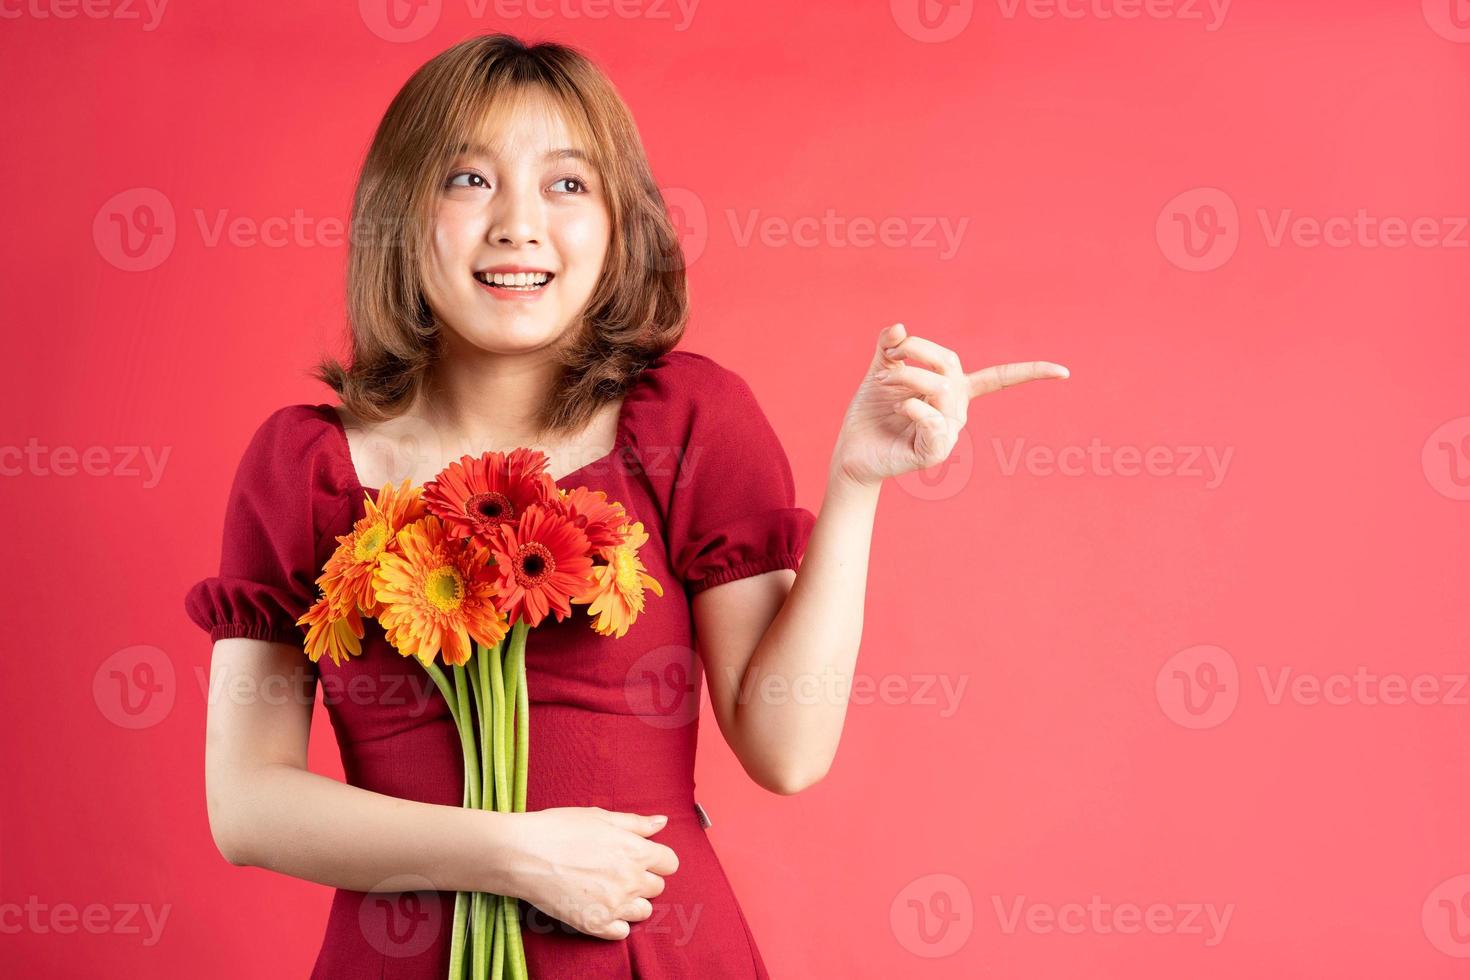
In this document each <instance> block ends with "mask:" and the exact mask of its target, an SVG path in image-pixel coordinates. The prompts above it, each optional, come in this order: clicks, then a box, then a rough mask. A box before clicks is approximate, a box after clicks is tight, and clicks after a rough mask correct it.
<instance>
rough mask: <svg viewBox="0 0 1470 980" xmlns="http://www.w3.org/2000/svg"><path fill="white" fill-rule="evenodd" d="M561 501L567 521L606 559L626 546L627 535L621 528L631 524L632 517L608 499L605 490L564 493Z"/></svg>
mask: <svg viewBox="0 0 1470 980" xmlns="http://www.w3.org/2000/svg"><path fill="white" fill-rule="evenodd" d="M561 502H562V505H563V508H564V509H565V511H566V515H567V518H568V519H569V520H570V521H571V522H572V523H573V524H575V525H577V527H579V528H581V529H582V532H583V533H584V534H586V535H587V540H588V541H589V542H591V544H592V547H593V548H594V549H595V550H596V551H597V552H598V553H599V554H601V555H603V557H608V556H609V555H610V554H611V552H612V551H613V549H615V548H617V546H618V545H620V544H622V543H623V535H622V534H621V533H620V532H619V531H618V528H620V527H622V526H623V525H624V524H625V523H627V521H628V514H627V512H626V511H625V510H623V505H622V504H620V503H618V502H617V501H615V500H608V499H607V493H606V492H605V491H602V490H588V489H587V488H586V487H578V488H577V489H575V490H562V491H561Z"/></svg>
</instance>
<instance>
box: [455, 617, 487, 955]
mask: <svg viewBox="0 0 1470 980" xmlns="http://www.w3.org/2000/svg"><path fill="white" fill-rule="evenodd" d="M476 648H477V649H476V656H475V657H474V658H472V659H471V663H470V669H469V670H466V669H465V668H464V667H455V668H454V679H455V682H456V684H457V685H458V688H459V703H460V714H461V716H463V717H464V718H466V719H468V718H469V717H470V693H471V692H473V693H474V696H475V709H476V714H477V717H478V718H479V719H480V725H481V727H482V728H483V725H484V721H483V719H484V717H485V704H484V698H483V696H482V695H481V692H480V684H479V674H478V666H479V665H478V664H476V663H475V661H476V660H480V659H482V658H483V656H484V649H485V648H484V647H482V646H479V644H476ZM460 743H461V745H462V747H463V748H464V757H465V770H466V772H472V773H474V774H475V778H474V779H473V780H472V781H471V783H470V786H471V793H470V806H471V807H472V808H474V809H476V810H481V809H484V806H483V802H484V798H485V797H486V796H487V795H489V794H491V793H493V792H494V791H495V787H494V785H493V784H486V783H484V781H483V779H482V776H481V774H482V772H483V769H482V764H481V758H480V753H479V750H478V749H477V748H476V745H475V738H474V737H473V735H472V734H471V733H470V731H469V725H468V724H466V725H465V727H464V728H463V729H462V730H461V732H460ZM486 901H487V899H486V896H485V893H484V892H474V893H473V894H472V895H471V898H470V913H469V919H470V937H471V939H470V945H471V947H472V953H471V956H470V960H471V963H470V975H471V977H473V978H476V980H479V978H482V977H484V976H485V974H486V972H487V971H488V969H489V962H490V951H489V950H488V949H487V948H486V945H485V944H486V941H487V940H488V939H489V938H490V936H489V935H488V934H487V932H486V929H485V927H484V926H485V905H486Z"/></svg>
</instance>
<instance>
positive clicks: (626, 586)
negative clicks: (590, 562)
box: [612, 547, 641, 595]
mask: <svg viewBox="0 0 1470 980" xmlns="http://www.w3.org/2000/svg"><path fill="white" fill-rule="evenodd" d="M612 567H613V580H614V581H615V582H617V586H618V590H619V591H620V592H622V593H623V594H624V595H632V594H633V593H635V592H636V591H638V590H639V589H640V588H641V586H640V585H639V582H638V568H637V565H636V563H635V562H634V556H633V550H632V549H631V548H623V547H620V548H618V549H617V550H616V551H614V552H613V556H612Z"/></svg>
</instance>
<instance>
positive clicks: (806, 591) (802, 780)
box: [693, 477, 878, 794]
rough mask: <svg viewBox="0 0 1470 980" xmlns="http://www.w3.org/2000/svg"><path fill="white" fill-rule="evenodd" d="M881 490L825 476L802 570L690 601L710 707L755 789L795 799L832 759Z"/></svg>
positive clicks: (742, 582) (740, 582)
mask: <svg viewBox="0 0 1470 980" xmlns="http://www.w3.org/2000/svg"><path fill="white" fill-rule="evenodd" d="M877 506H878V487H877V486H872V487H857V486H850V485H848V484H846V483H845V482H843V481H842V480H841V478H839V477H833V478H829V480H828V484H827V496H826V499H825V500H824V501H823V503H822V509H821V512H820V513H819V514H818V515H817V522H816V526H815V527H814V528H813V529H812V536H811V540H810V542H809V543H808V545H807V549H806V556H805V558H803V560H802V563H801V570H800V572H794V571H792V570H790V569H779V570H777V571H774V572H767V573H765V574H763V575H754V576H751V577H749V578H745V579H737V580H736V581H734V582H727V583H725V584H724V585H717V586H715V587H714V588H712V589H707V590H705V591H704V592H701V593H698V594H697V595H695V597H694V603H693V605H694V617H695V630H696V633H697V634H698V636H699V637H700V645H701V650H702V656H703V658H704V661H705V666H706V671H707V675H708V677H709V691H710V703H711V705H712V706H713V708H714V712H715V720H716V722H717V723H718V724H719V726H720V731H721V733H722V734H723V735H724V736H725V740H726V741H727V742H729V743H730V747H731V749H732V750H733V751H734V752H735V755H736V757H737V758H739V759H740V762H741V765H742V766H744V768H745V771H746V772H747V773H748V774H749V775H750V777H751V778H752V779H753V780H755V781H756V783H758V784H759V785H761V786H763V787H765V788H766V789H768V790H770V791H771V792H773V793H783V794H789V793H796V792H799V791H801V790H802V789H805V788H806V787H808V786H810V785H812V784H813V783H815V782H817V781H818V780H820V779H821V778H822V777H823V776H824V775H825V774H826V773H827V770H828V768H829V767H830V766H831V764H832V760H833V758H834V757H835V756H836V754H837V744H838V741H839V739H840V738H841V735H842V727H843V723H844V721H845V720H846V717H847V705H848V690H849V688H850V687H851V684H852V675H853V672H854V670H855V668H856V664H857V655H858V645H859V643H860V642H861V640H862V634H863V597H864V591H865V589H866V587H867V578H868V553H869V548H870V545H871V542H872V537H873V519H874V515H875V513H876V511H877Z"/></svg>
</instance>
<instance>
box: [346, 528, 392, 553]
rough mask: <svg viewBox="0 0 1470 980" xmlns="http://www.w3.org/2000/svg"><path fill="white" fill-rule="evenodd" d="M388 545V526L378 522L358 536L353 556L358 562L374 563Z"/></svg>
mask: <svg viewBox="0 0 1470 980" xmlns="http://www.w3.org/2000/svg"><path fill="white" fill-rule="evenodd" d="M387 544H388V525H387V524H385V523H384V522H382V521H378V522H377V523H376V524H374V525H373V526H372V527H369V528H367V529H365V530H364V531H363V532H362V533H361V534H359V535H358V536H357V545H356V546H355V547H354V548H353V549H352V556H353V557H354V558H356V559H357V560H358V561H373V560H374V559H376V558H377V557H378V555H379V553H381V552H382V550H383V548H384V547H386V546H387Z"/></svg>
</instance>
